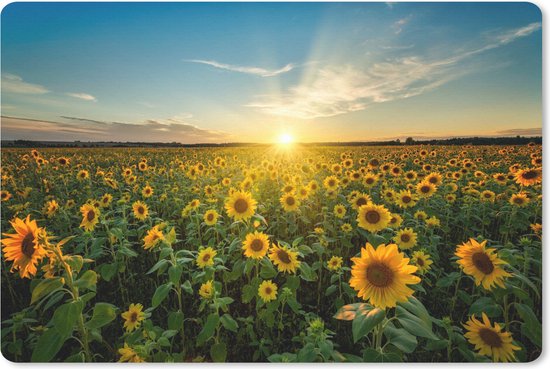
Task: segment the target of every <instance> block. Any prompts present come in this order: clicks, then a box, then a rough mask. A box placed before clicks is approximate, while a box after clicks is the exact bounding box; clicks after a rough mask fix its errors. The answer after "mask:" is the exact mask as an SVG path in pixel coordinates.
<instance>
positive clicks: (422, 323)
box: [396, 297, 439, 340]
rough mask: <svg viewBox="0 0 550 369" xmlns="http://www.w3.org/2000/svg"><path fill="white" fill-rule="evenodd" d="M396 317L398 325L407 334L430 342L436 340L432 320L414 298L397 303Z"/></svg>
mask: <svg viewBox="0 0 550 369" xmlns="http://www.w3.org/2000/svg"><path fill="white" fill-rule="evenodd" d="M396 316H397V319H398V320H399V323H401V325H402V326H403V328H405V329H406V330H407V331H408V332H409V333H411V334H413V335H415V336H419V337H425V338H429V339H432V340H437V339H439V337H437V336H436V335H435V334H434V333H433V332H432V319H431V317H430V314H429V313H428V311H427V310H426V308H425V307H424V305H422V303H421V302H420V301H418V300H417V299H416V298H415V297H410V298H409V300H408V301H407V302H404V303H398V305H397V308H396Z"/></svg>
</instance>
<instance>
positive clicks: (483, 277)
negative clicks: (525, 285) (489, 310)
mask: <svg viewBox="0 0 550 369" xmlns="http://www.w3.org/2000/svg"><path fill="white" fill-rule="evenodd" d="M486 244H487V241H483V242H481V243H479V242H477V241H476V240H474V239H473V238H470V240H469V241H468V242H465V243H463V244H462V245H458V246H457V249H456V253H455V255H456V256H458V257H459V258H460V259H459V260H458V261H457V262H458V264H460V266H461V267H462V269H463V270H464V273H466V274H468V275H471V276H473V277H474V278H475V284H476V286H479V285H480V284H481V285H482V286H483V288H485V289H486V290H491V289H492V288H493V286H494V285H495V284H496V285H497V286H499V287H502V288H504V278H507V277H510V276H511V274H509V273H508V272H506V271H505V270H504V269H502V267H501V265H506V264H507V263H506V262H505V261H504V260H501V259H499V258H498V255H497V254H496V253H495V249H494V248H485V245H486Z"/></svg>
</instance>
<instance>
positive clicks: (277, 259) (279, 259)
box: [269, 245, 300, 273]
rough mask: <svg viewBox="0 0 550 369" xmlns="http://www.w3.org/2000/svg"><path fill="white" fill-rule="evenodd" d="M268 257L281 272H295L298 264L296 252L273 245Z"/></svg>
mask: <svg viewBox="0 0 550 369" xmlns="http://www.w3.org/2000/svg"><path fill="white" fill-rule="evenodd" d="M269 258H270V259H271V261H272V262H273V264H275V265H276V266H277V269H278V270H279V271H280V272H283V273H296V270H297V269H298V267H299V266H300V261H299V260H298V252H296V251H292V250H289V249H288V248H287V247H285V246H279V245H273V246H272V247H271V250H270V252H269Z"/></svg>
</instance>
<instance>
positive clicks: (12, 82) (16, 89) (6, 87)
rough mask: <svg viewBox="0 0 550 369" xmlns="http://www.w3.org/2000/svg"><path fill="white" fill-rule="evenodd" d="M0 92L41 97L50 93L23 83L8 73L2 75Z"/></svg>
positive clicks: (32, 84) (43, 88) (31, 84)
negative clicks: (0, 90) (0, 89)
mask: <svg viewBox="0 0 550 369" xmlns="http://www.w3.org/2000/svg"><path fill="white" fill-rule="evenodd" d="M2 92H10V93H15V94H29V95H41V94H45V93H48V92H50V91H49V90H48V89H47V88H46V87H44V86H41V85H38V84H34V83H29V82H25V81H23V78H21V77H19V76H17V75H15V74H9V73H3V74H2Z"/></svg>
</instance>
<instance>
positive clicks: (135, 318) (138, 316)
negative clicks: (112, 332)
mask: <svg viewBox="0 0 550 369" xmlns="http://www.w3.org/2000/svg"><path fill="white" fill-rule="evenodd" d="M142 310H143V305H141V304H130V307H129V308H128V311H125V312H123V313H122V314H120V316H121V317H122V318H123V319H124V328H125V329H126V332H132V331H134V330H135V329H137V328H139V326H140V325H141V322H142V321H143V320H145V313H144V312H143V311H142Z"/></svg>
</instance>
